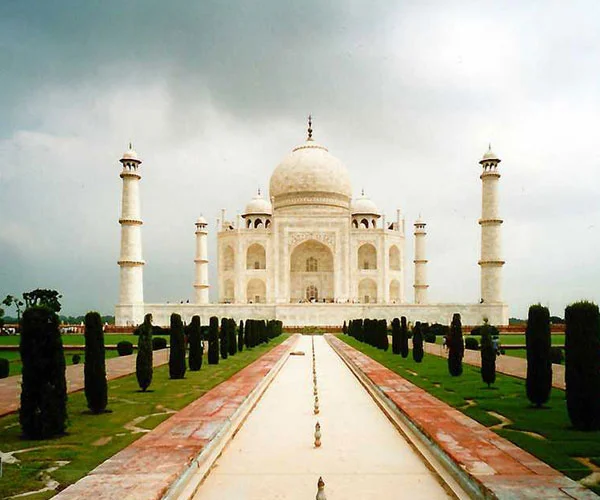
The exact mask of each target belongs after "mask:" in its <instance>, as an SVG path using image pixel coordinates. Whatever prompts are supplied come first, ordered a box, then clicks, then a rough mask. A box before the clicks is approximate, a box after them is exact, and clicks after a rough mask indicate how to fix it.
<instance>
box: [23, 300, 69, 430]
mask: <svg viewBox="0 0 600 500" xmlns="http://www.w3.org/2000/svg"><path fill="white" fill-rule="evenodd" d="M21 329H22V331H21V339H20V344H19V352H20V353H21V363H22V366H23V368H22V382H21V407H20V409H19V422H20V424H21V430H22V431H23V436H24V437H26V438H28V439H47V438H50V437H54V436H57V435H60V434H64V432H65V429H66V425H67V381H66V379H65V356H64V352H63V345H62V339H61V338H60V331H59V321H58V316H57V315H56V313H55V312H54V311H52V310H51V309H50V308H48V307H46V306H33V307H30V308H29V309H27V310H26V311H25V312H24V313H23V316H22V318H21Z"/></svg>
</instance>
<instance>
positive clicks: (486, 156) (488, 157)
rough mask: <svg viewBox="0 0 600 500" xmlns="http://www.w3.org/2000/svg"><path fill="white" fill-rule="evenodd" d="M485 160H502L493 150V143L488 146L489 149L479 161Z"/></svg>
mask: <svg viewBox="0 0 600 500" xmlns="http://www.w3.org/2000/svg"><path fill="white" fill-rule="evenodd" d="M484 161H498V162H499V161H501V160H500V158H498V156H497V155H496V154H495V153H494V152H493V151H492V145H491V144H490V145H489V146H488V150H487V151H486V152H485V154H484V155H483V157H482V158H481V161H480V162H479V163H481V162H484Z"/></svg>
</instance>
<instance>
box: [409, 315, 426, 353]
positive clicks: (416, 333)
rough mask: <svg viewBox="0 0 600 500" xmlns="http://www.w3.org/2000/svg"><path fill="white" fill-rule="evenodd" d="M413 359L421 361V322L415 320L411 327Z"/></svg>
mask: <svg viewBox="0 0 600 500" xmlns="http://www.w3.org/2000/svg"><path fill="white" fill-rule="evenodd" d="M412 341H413V359H414V360H415V361H416V362H417V363H420V362H421V361H423V354H424V351H423V334H422V333H421V322H419V321H417V322H416V323H415V327H414V328H413V335H412Z"/></svg>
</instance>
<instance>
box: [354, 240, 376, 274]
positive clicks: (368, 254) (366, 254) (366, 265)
mask: <svg viewBox="0 0 600 500" xmlns="http://www.w3.org/2000/svg"><path fill="white" fill-rule="evenodd" d="M358 268H359V269H377V250H376V249H375V247H374V246H373V245H371V243H364V244H362V245H361V246H360V247H359V248H358Z"/></svg>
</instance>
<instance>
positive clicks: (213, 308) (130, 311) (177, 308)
mask: <svg viewBox="0 0 600 500" xmlns="http://www.w3.org/2000/svg"><path fill="white" fill-rule="evenodd" d="M147 313H151V314H152V316H153V322H154V324H156V325H161V326H167V325H168V324H169V318H170V316H171V314H172V313H178V314H180V315H181V317H182V318H183V320H184V321H186V322H189V321H190V320H191V318H192V316H194V315H196V314H197V315H198V316H200V319H201V322H202V324H203V325H206V324H208V321H209V319H210V317H211V316H217V317H218V318H222V317H228V318H233V319H235V320H236V321H239V320H246V319H278V320H280V321H282V322H283V325H284V326H286V327H293V326H323V327H324V326H335V325H338V326H341V325H342V324H343V323H344V321H348V320H350V319H356V318H374V319H386V320H388V321H391V320H392V319H394V318H399V317H401V316H406V317H407V319H408V321H411V322H413V323H414V322H415V321H426V322H428V323H441V324H445V325H449V324H450V322H451V320H452V315H453V314H454V313H460V315H461V318H462V322H463V324H469V325H480V324H482V323H483V319H484V318H487V319H488V320H489V322H490V323H491V324H494V325H506V324H508V305H506V304H426V305H422V304H205V305H200V304H142V305H130V306H126V305H118V306H117V308H116V324H117V325H132V324H139V323H141V322H142V321H143V319H144V314H147Z"/></svg>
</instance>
